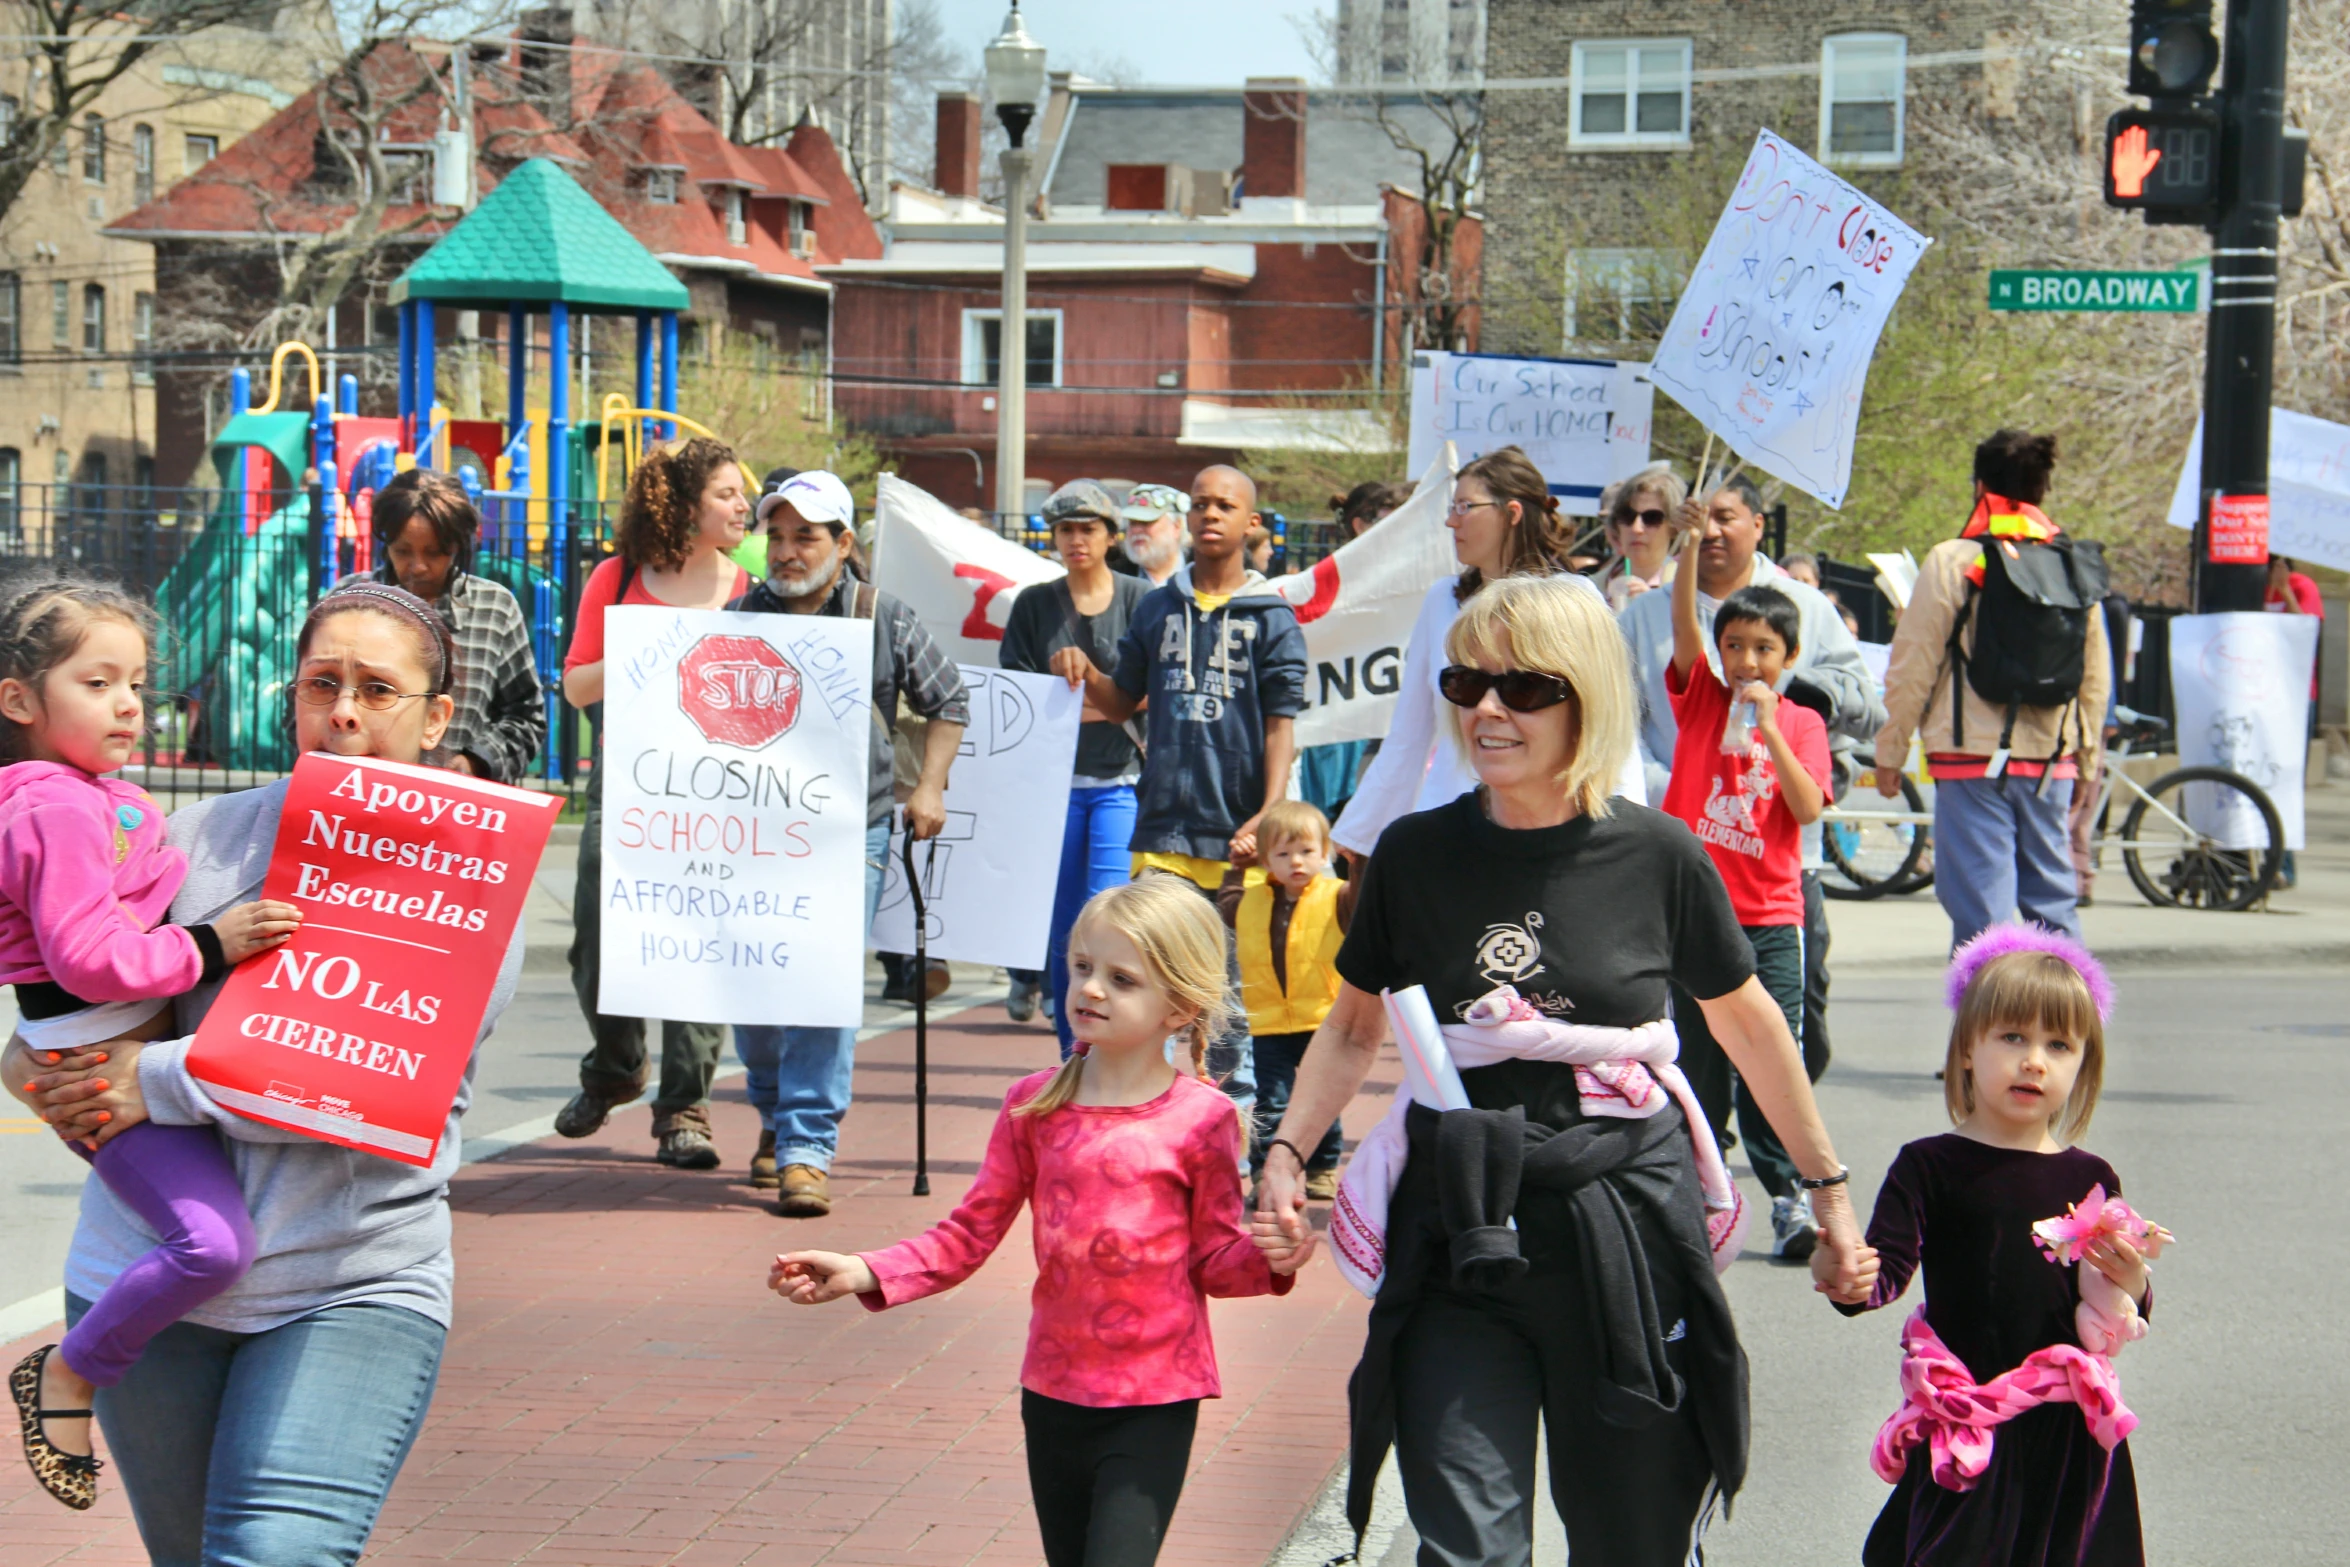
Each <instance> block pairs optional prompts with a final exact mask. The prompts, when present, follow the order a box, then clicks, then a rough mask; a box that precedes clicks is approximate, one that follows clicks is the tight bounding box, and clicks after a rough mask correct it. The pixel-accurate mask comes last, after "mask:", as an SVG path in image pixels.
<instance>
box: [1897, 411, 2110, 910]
mask: <svg viewBox="0 0 2350 1567" xmlns="http://www.w3.org/2000/svg"><path fill="white" fill-rule="evenodd" d="M2055 466H2056V437H2055V436H2053V435H2031V434H2027V433H2026V432H2024V431H2022V430H2001V431H1999V432H1997V433H1996V434H1994V435H1992V436H1991V437H1990V439H1988V440H1986V441H1984V442H1983V443H1982V444H1981V445H1980V446H1978V447H1976V448H1975V510H1974V514H1973V515H1972V516H1971V517H1969V518H1968V519H1967V523H1966V526H1965V527H1964V528H1962V529H1960V530H1959V535H1958V537H1957V538H1955V539H1950V540H1947V541H1945V542H1944V543H1941V544H1937V545H1936V546H1934V548H1933V550H1932V551H1931V552H1930V553H1929V554H1928V555H1927V556H1926V558H1925V561H1924V563H1923V564H1922V565H1920V566H1919V568H1918V580H1917V586H1916V587H1915V588H1914V589H1913V590H1912V591H1911V593H1910V600H1909V607H1908V608H1907V609H1906V610H1904V611H1903V612H1902V616H1901V623H1900V625H1899V627H1897V628H1896V629H1895V631H1894V633H1893V650H1892V653H1891V655H1890V657H1889V658H1888V660H1887V663H1886V669H1885V711H1886V715H1887V717H1886V723H1885V727H1884V728H1883V729H1882V730H1880V731H1878V734H1877V758H1876V759H1877V792H1878V793H1879V794H1882V795H1884V796H1886V797H1887V798H1888V799H1890V798H1893V797H1894V796H1896V795H1898V794H1899V793H1900V792H1901V769H1902V766H1903V764H1904V763H1905V762H1906V761H1907V760H1908V757H1909V742H1910V737H1911V736H1912V735H1916V736H1918V737H1920V738H1921V739H1922V741H1923V742H1924V745H1925V751H1926V765H1927V769H1928V771H1929V772H1930V773H1931V775H1932V777H1933V780H1934V895H1935V896H1936V897H1937V898H1939V899H1941V900H1942V907H1943V909H1944V910H1945V911H1946V912H1947V913H1948V914H1949V915H1950V945H1951V947H1952V949H1953V950H1955V949H1957V948H1959V947H1962V946H1964V945H1966V943H1967V942H1969V941H1971V940H1973V939H1974V938H1975V937H1976V936H1978V935H1980V934H1981V933H1982V932H1983V931H1984V930H1986V929H1988V928H1989V927H1990V926H1992V925H1994V924H1996V923H1998V922H1999V921H2001V920H2004V919H2007V918H2010V917H2011V916H2013V915H2016V914H2020V915H2021V916H2022V917H2023V918H2024V919H2026V920H2029V921H2031V922H2032V923H2033V924H2036V925H2041V926H2045V927H2046V928H2048V929H2050V930H2060V931H2063V932H2064V933H2065V934H2066V935H2069V936H2072V937H2075V938H2076V939H2077V938H2078V937H2079V936H2080V934H2081V927H2080V915H2079V912H2078V908H2077V901H2076V900H2077V895H2078V890H2079V888H2078V883H2077V881H2076V880H2075V878H2074V875H2073V865H2072V858H2071V853H2070V844H2069V841H2068V833H2067V816H2068V814H2069V812H2070V810H2071V807H2072V798H2073V786H2074V784H2075V782H2076V781H2077V780H2078V779H2080V778H2081V777H2083V776H2085V775H2087V774H2089V773H2091V772H2092V771H2093V770H2094V768H2095V766H2096V762H2097V754H2098V747H2099V745H2100V743H2101V740H2102V735H2101V725H2102V722H2103V719H2104V714H2105V702H2106V697H2107V695H2108V693H2109V692H2110V691H2111V689H2112V685H2113V672H2112V665H2111V663H2110V662H2109V660H2108V657H2107V652H2106V637H2105V620H2104V616H2103V615H2102V614H2101V613H2100V609H2099V605H2100V601H2101V600H2102V599H2103V597H2104V595H2105V590H2106V569H2105V556H2104V554H2103V552H2102V551H2101V550H2100V549H2099V548H2098V547H2097V546H2096V545H2094V544H2090V543H2087V542H2084V541H2079V540H2075V539H2072V538H2070V537H2068V536H2067V535H2066V534H2065V532H2064V530H2063V529H2061V528H2059V527H2058V526H2057V525H2056V524H2055V523H2054V522H2053V521H2051V520H2050V519H2049V517H2048V515H2047V514H2046V513H2045V512H2043V511H2042V510H2041V509H2040V502H2041V501H2042V500H2044V499H2045V498H2046V497H2047V494H2048V480H2049V475H2050V473H2051V472H2052V471H2053V470H2054V468H2055Z"/></svg>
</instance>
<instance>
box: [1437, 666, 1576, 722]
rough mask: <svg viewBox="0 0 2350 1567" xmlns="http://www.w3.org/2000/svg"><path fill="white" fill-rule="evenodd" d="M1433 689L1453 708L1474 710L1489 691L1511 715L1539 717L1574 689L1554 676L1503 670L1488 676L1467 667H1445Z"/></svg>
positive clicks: (1569, 694)
mask: <svg viewBox="0 0 2350 1567" xmlns="http://www.w3.org/2000/svg"><path fill="white" fill-rule="evenodd" d="M1436 689H1437V690H1439V691H1441V692H1443V693H1444V699H1445V700H1446V701H1447V702H1450V703H1451V704H1452V705H1453V706H1455V707H1475V706H1476V705H1477V704H1478V703H1479V702H1482V701H1484V700H1485V693H1486V692H1488V691H1491V692H1492V693H1494V694H1495V695H1496V696H1498V697H1500V698H1501V705H1502V706H1504V707H1506V708H1508V709H1509V710H1510V711H1511V712H1513V713H1539V712H1541V711H1542V710H1543V709H1544V708H1546V707H1556V706H1558V705H1559V704H1560V703H1561V702H1564V701H1566V700H1567V699H1568V698H1569V697H1572V696H1573V695H1574V694H1575V688H1574V687H1573V686H1571V685H1569V684H1567V683H1566V682H1565V681H1564V680H1561V679H1560V678H1559V677H1558V676H1556V675H1545V674H1542V673H1541V672H1539V671H1537V670H1532V669H1505V670H1503V671H1502V672H1501V673H1500V674H1498V675H1489V674H1487V673H1486V672H1485V671H1484V670H1482V669H1474V668H1471V667H1470V666H1469V665H1467V664H1447V665H1445V666H1444V672H1443V673H1442V674H1440V675H1438V676H1437V677H1436Z"/></svg>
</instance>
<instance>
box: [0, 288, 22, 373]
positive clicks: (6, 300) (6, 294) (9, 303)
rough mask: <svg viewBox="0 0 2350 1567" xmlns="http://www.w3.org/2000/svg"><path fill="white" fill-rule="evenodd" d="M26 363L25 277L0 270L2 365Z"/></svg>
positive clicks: (0, 361) (0, 343)
mask: <svg viewBox="0 0 2350 1567" xmlns="http://www.w3.org/2000/svg"><path fill="white" fill-rule="evenodd" d="M22 363H24V279H23V278H22V277H20V276H19V275H18V274H16V273H14V272H0V365H14V364H22Z"/></svg>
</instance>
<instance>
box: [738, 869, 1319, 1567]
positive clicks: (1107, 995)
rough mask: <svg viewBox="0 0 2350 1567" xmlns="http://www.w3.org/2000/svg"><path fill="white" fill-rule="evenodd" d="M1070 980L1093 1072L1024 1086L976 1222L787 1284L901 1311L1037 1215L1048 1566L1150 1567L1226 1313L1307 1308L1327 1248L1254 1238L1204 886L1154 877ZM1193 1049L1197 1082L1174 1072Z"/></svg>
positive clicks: (784, 1281) (1031, 1425) (961, 1216)
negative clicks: (1223, 1299) (1305, 1281)
mask: <svg viewBox="0 0 2350 1567" xmlns="http://www.w3.org/2000/svg"><path fill="white" fill-rule="evenodd" d="M1068 961H1069V989H1068V991H1067V993H1066V994H1065V995H1064V996H1063V997H1062V998H1061V1003H1062V1009H1063V1011H1064V1013H1065V1014H1066V1015H1067V1017H1068V1019H1069V1023H1070V1026H1071V1027H1072V1028H1073V1029H1074V1030H1075V1031H1076V1035H1077V1048H1076V1053H1075V1054H1074V1055H1072V1056H1071V1057H1070V1058H1069V1059H1068V1060H1067V1061H1065V1062H1063V1063H1062V1064H1061V1066H1060V1068H1059V1069H1058V1070H1057V1071H1053V1072H1038V1073H1036V1074H1034V1075H1032V1076H1029V1077H1026V1078H1023V1079H1021V1080H1020V1081H1019V1082H1017V1083H1015V1084H1013V1085H1012V1089H1011V1091H1010V1092H1009V1093H1008V1094H1006V1095H1005V1096H1004V1108H1003V1112H1002V1114H1001V1115H999V1116H998V1117H997V1119H996V1125H995V1131H994V1133H993V1134H992V1135H991V1136H990V1137H989V1139H988V1145H987V1154H986V1156H985V1158H984V1159H983V1160H982V1162H981V1164H980V1168H979V1174H978V1177H977V1178H976V1179H975V1180H974V1181H973V1182H972V1184H971V1190H970V1193H969V1194H968V1195H967V1196H966V1197H965V1198H964V1199H963V1202H962V1204H961V1205H960V1206H959V1207H957V1208H956V1209H955V1211H954V1212H953V1213H952V1214H950V1215H949V1216H948V1217H947V1219H946V1221H945V1222H944V1223H942V1224H940V1225H939V1226H938V1227H937V1228H936V1229H933V1230H931V1231H930V1232H929V1233H928V1234H925V1235H918V1236H916V1237H914V1238H913V1239H912V1240H908V1241H901V1242H899V1243H898V1244H897V1245H895V1246H891V1247H888V1248H887V1249H885V1250H882V1251H876V1252H868V1253H866V1254H864V1255H862V1256H854V1257H851V1256H843V1255H841V1254H839V1253H837V1252H826V1251H799V1252H791V1253H789V1254H787V1255H784V1256H781V1257H778V1258H776V1259H775V1266H774V1268H773V1269H772V1270H771V1272H770V1274H769V1277H768V1283H769V1286H770V1287H771V1288H773V1289H774V1290H775V1291H776V1293H777V1294H780V1295H782V1296H784V1297H785V1298H786V1299H788V1300H791V1301H792V1302H794V1303H795V1304H798V1305H819V1304H822V1303H824V1302H827V1301H834V1300H839V1299H840V1298H841V1297H842V1296H844V1295H855V1296H857V1297H858V1298H859V1299H860V1300H861V1301H862V1302H863V1303H864V1305H865V1306H866V1308H867V1309H868V1310H873V1311H879V1310H881V1309H883V1308H884V1307H888V1306H897V1305H903V1304H904V1303H905V1302H907V1301H910V1300H919V1299H921V1298H922V1297H923V1296H925V1295H934V1294H937V1293H938V1292H939V1291H941V1290H945V1289H951V1288H953V1287H954V1286H955V1285H957V1284H960V1283H961V1282H962V1281H963V1280H965V1279H967V1278H969V1277H970V1276H971V1275H972V1274H973V1273H974V1272H976V1271H977V1270H978V1268H979V1266H980V1264H981V1263H983V1262H985V1261H986V1260H987V1259H988V1257H989V1256H990V1255H991V1254H992V1253H993V1252H994V1250H995V1248H996V1247H997V1246H998V1245H999V1244H1000V1243H1001V1242H1002V1240H1003V1238H1004V1235H1005V1233H1006V1232H1007V1231H1008V1230H1009V1229H1010V1228H1011V1225H1012V1221H1013V1220H1014V1219H1016V1218H1017V1217H1019V1213H1020V1208H1021V1205H1022V1204H1023V1203H1026V1204H1028V1205H1030V1207H1031V1210H1032V1214H1033V1218H1032V1233H1033V1238H1034V1243H1035V1247H1036V1287H1035V1291H1034V1293H1033V1295H1032V1296H1031V1300H1032V1301H1033V1315H1032V1316H1031V1317H1030V1319H1029V1328H1028V1354H1027V1358H1026V1360H1025V1361H1024V1363H1023V1364H1022V1366H1021V1371H1020V1385H1021V1395H1020V1417H1021V1421H1022V1424H1023V1425H1024V1426H1025V1428H1026V1431H1027V1439H1028V1442H1027V1445H1028V1480H1029V1488H1030V1491H1031V1492H1032V1494H1033V1496H1034V1498H1035V1502H1036V1518H1037V1524H1038V1527H1039V1528H1040V1529H1041V1531H1042V1532H1043V1535H1044V1553H1045V1560H1046V1562H1047V1563H1048V1564H1049V1567H1149V1564H1150V1563H1152V1562H1155V1561H1156V1560H1157V1559H1158V1554H1159V1546H1160V1544H1161V1542H1163V1541H1164V1540H1165V1538H1166V1533H1167V1525H1168V1522H1169V1520H1170V1519H1171V1518H1172V1517H1173V1516H1174V1512H1175V1504H1176V1500H1177V1498H1178V1497H1179V1496H1180V1495H1181V1494H1182V1490H1183V1476H1184V1471H1185V1469H1186V1468H1187V1467H1188V1465H1189V1463H1190V1459H1191V1439H1192V1433H1193V1431H1194V1429H1195V1427H1196V1426H1197V1424H1198V1419H1199V1401H1200V1400H1201V1399H1203V1398H1215V1397H1218V1396H1220V1394H1221V1393H1222V1391H1223V1384H1222V1382H1221V1380H1220V1379H1219V1378H1218V1376H1217V1371H1216V1354H1215V1346H1214V1343H1213V1342H1212V1340H1211V1339H1210V1337H1209V1333H1208V1310H1207V1301H1208V1297H1209V1296H1212V1295H1221V1296H1237V1295H1263V1294H1275V1295H1284V1294H1287V1293H1288V1292H1289V1288H1290V1284H1291V1282H1292V1279H1291V1275H1293V1274H1294V1273H1295V1272H1296V1271H1297V1269H1298V1268H1299V1266H1301V1265H1302V1264H1303V1263H1304V1261H1305V1259H1306V1258H1307V1256H1308V1255H1310V1254H1311V1252H1312V1250H1313V1241H1312V1238H1311V1237H1310V1236H1303V1237H1300V1238H1298V1239H1296V1240H1294V1241H1282V1242H1278V1243H1273V1244H1270V1245H1267V1246H1265V1247H1264V1248H1263V1249H1260V1247H1259V1245H1258V1244H1256V1243H1253V1242H1252V1241H1251V1239H1250V1235H1249V1232H1248V1230H1247V1229H1246V1228H1244V1226H1243V1216H1242V1207H1241V1198H1240V1177H1239V1173H1238V1168H1237V1164H1236V1157H1235V1156H1236V1155H1237V1154H1238V1152H1239V1150H1240V1146H1241V1138H1242V1130H1241V1127H1240V1124H1239V1122H1238V1119H1237V1118H1236V1116H1235V1113H1234V1110H1233V1106H1232V1102H1231V1101H1230V1100H1228V1099H1226V1098H1225V1097H1224V1096H1223V1094H1222V1093H1221V1092H1220V1091H1219V1090H1218V1089H1217V1088H1216V1086H1215V1085H1214V1084H1213V1083H1212V1082H1209V1081H1208V1080H1207V1079H1206V1077H1205V1061H1206V1052H1207V1047H1208V1041H1209V1040H1210V1039H1211V1038H1214V1037H1215V1035H1216V1031H1217V1029H1218V1027H1219V1026H1220V1023H1221V1020H1220V1019H1219V1018H1218V1016H1217V1013H1218V1011H1219V1010H1220V1009H1221V1007H1222V1006H1223V997H1224V932H1223V930H1222V929H1221V928H1220V927H1219V926H1218V925H1217V923H1216V916H1215V912H1214V911H1213V910H1212V909H1211V908H1209V906H1208V904H1207V903H1206V902H1205V901H1204V900H1203V899H1201V897H1200V896H1199V894H1198V893H1197V892H1196V891H1194V890H1193V889H1192V888H1191V887H1190V886H1188V885H1186V884H1185V883H1183V882H1181V881H1179V880H1177V879H1175V878H1173V877H1168V876H1146V877H1144V878H1143V879H1142V880H1140V881H1137V882H1130V883H1127V884H1125V885H1122V886H1118V887H1114V888H1112V889H1110V890H1109V891H1107V892H1103V893H1101V894H1099V895H1097V896H1096V897H1095V898H1094V899H1093V900H1092V901H1091V902H1089V903H1088V904H1086V906H1085V909H1084V912H1083V913H1081V914H1080V915H1079V916H1078V918H1077V924H1076V928H1075V929H1074V930H1073V931H1072V932H1071V933H1070V938H1069V960H1068ZM1176 1036H1180V1037H1181V1038H1182V1039H1183V1040H1184V1042H1185V1043H1186V1044H1187V1046H1188V1056H1187V1065H1188V1070H1186V1071H1180V1072H1179V1071H1177V1070H1176V1069H1175V1068H1174V1067H1172V1066H1171V1065H1169V1064H1168V1059H1167V1050H1166V1046H1167V1043H1168V1041H1169V1040H1170V1038H1173V1037H1176Z"/></svg>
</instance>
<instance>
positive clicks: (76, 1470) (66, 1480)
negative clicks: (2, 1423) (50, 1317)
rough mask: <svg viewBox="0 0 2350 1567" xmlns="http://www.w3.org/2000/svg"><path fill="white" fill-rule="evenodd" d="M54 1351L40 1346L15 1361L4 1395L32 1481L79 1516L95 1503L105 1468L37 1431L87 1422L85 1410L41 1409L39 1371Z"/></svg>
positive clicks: (90, 1458) (89, 1413)
mask: <svg viewBox="0 0 2350 1567" xmlns="http://www.w3.org/2000/svg"><path fill="white" fill-rule="evenodd" d="M56 1349H57V1346H56V1345H54V1344H44V1345H42V1346H41V1347H40V1348H39V1349H36V1350H34V1351H33V1352H32V1353H31V1354H29V1355H27V1356H25V1357H24V1359H22V1360H20V1361H18V1362H17V1363H16V1369H15V1370H14V1371H11V1372H10V1373H8V1392H9V1396H10V1397H12V1398H14V1399H15V1400H16V1418H17V1423H18V1424H19V1425H20V1426H21V1427H22V1428H23V1431H24V1459H25V1462H26V1463H28V1464H30V1465H32V1466H33V1478H34V1479H36V1480H38V1481H40V1482H41V1489H42V1490H44V1491H47V1492H48V1493H49V1494H50V1495H51V1496H54V1497H56V1498H57V1499H58V1500H59V1501H61V1502H63V1503H64V1504H65V1505H66V1506H68V1507H70V1508H72V1509H73V1510H74V1511H76V1512H83V1511H86V1510H88V1508H89V1506H90V1504H91V1503H92V1502H95V1501H96V1500H98V1471H99V1470H100V1469H102V1468H104V1467H105V1465H103V1464H102V1463H100V1462H99V1461H98V1460H97V1459H96V1458H94V1457H91V1456H89V1455H87V1454H83V1453H69V1452H67V1451H65V1449H63V1448H61V1447H59V1446H58V1445H57V1444H56V1443H55V1442H52V1441H50V1440H49V1434H48V1433H47V1432H46V1431H44V1430H43V1429H42V1428H41V1422H42V1421H44V1420H88V1419H90V1418H91V1412H90V1411H89V1410H87V1409H43V1408H42V1407H41V1368H42V1366H43V1365H44V1364H46V1363H47V1361H48V1359H49V1357H50V1355H52V1354H53V1353H55V1352H56Z"/></svg>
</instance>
